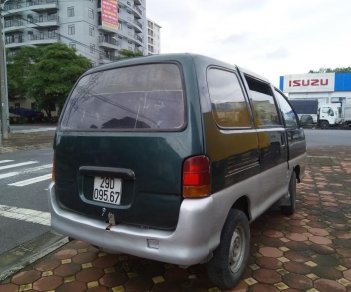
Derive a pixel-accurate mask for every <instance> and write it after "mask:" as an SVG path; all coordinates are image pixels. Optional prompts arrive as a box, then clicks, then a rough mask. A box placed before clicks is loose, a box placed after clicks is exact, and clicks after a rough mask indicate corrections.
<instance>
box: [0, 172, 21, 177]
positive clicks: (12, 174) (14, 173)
mask: <svg viewBox="0 0 351 292" xmlns="http://www.w3.org/2000/svg"><path fill="white" fill-rule="evenodd" d="M17 174H19V172H8V173H4V174H0V179H2V178H8V177H11V176H15V175H17Z"/></svg>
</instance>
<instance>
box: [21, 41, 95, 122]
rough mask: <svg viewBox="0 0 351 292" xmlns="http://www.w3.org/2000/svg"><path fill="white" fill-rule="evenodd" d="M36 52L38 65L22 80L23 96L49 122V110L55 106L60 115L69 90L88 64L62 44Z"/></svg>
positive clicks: (88, 62) (87, 67)
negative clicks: (31, 101) (24, 91)
mask: <svg viewBox="0 0 351 292" xmlns="http://www.w3.org/2000/svg"><path fill="white" fill-rule="evenodd" d="M40 52H41V56H40V58H39V60H38V62H37V63H35V64H34V65H33V67H32V70H31V72H30V74H29V76H28V78H27V79H26V82H25V85H26V87H27V91H26V93H27V96H28V97H31V98H33V99H35V101H36V102H37V104H38V107H39V108H40V109H43V110H44V111H45V112H46V114H47V116H48V118H49V119H51V111H52V109H53V106H55V105H58V107H59V112H60V111H61V109H62V106H63V104H64V102H65V100H66V98H67V95H68V94H69V92H70V90H71V88H72V86H73V85H74V83H75V82H76V81H77V79H78V78H79V76H80V75H81V74H82V73H84V72H85V71H86V70H88V69H89V68H91V63H90V61H89V60H88V59H87V58H85V57H83V56H79V55H77V54H76V52H75V50H74V49H71V48H68V47H67V46H66V45H65V44H62V43H56V44H53V45H49V46H46V47H44V48H42V49H41V51H40Z"/></svg>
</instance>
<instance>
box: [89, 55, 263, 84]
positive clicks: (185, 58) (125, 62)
mask: <svg viewBox="0 0 351 292" xmlns="http://www.w3.org/2000/svg"><path fill="white" fill-rule="evenodd" d="M194 60H196V61H197V62H202V63H204V64H207V65H217V66H221V67H228V68H238V69H239V71H241V72H243V73H245V74H247V75H250V76H254V77H256V78H259V79H261V80H264V81H266V82H269V80H267V79H266V78H265V77H262V76H260V75H258V74H256V73H254V72H252V71H250V70H247V69H245V68H242V67H239V66H237V65H235V64H229V63H226V62H223V61H220V60H218V59H214V58H211V57H207V56H204V55H200V54H194V53H174V54H158V55H149V56H143V57H135V58H129V59H122V60H119V61H116V62H111V63H109V64H105V65H101V66H98V67H95V68H92V69H90V70H88V71H87V72H86V74H89V73H94V72H99V71H103V70H109V69H114V68H118V67H124V66H131V65H137V64H146V63H152V62H164V61H178V62H189V61H192V62H193V61H194Z"/></svg>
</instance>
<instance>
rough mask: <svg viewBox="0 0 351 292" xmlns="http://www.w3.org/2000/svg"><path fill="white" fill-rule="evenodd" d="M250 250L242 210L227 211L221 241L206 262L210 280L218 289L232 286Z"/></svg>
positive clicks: (238, 276)
mask: <svg viewBox="0 0 351 292" xmlns="http://www.w3.org/2000/svg"><path fill="white" fill-rule="evenodd" d="M249 250H250V227H249V222H248V219H247V217H246V215H245V214H244V212H242V211H240V210H236V209H232V210H230V211H229V214H228V217H227V220H226V222H225V224H224V227H223V230H222V233H221V242H220V244H219V246H218V247H217V249H216V250H215V251H214V253H213V257H212V259H211V260H210V261H209V262H208V263H207V272H208V276H209V278H210V280H211V281H212V282H213V283H214V284H216V285H217V286H218V287H219V288H220V289H230V288H233V287H234V286H235V285H236V284H237V283H238V282H239V281H240V279H241V276H242V275H243V273H244V271H245V268H246V265H247V261H248V257H249Z"/></svg>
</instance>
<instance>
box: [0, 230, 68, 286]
mask: <svg viewBox="0 0 351 292" xmlns="http://www.w3.org/2000/svg"><path fill="white" fill-rule="evenodd" d="M68 241H69V240H68V237H67V236H64V235H61V234H58V233H56V232H53V231H48V232H46V233H44V234H42V235H39V236H38V237H36V238H34V239H32V240H29V241H27V242H25V243H22V244H20V245H19V246H17V247H15V248H13V249H11V250H9V251H7V252H5V253H3V254H1V255H0V281H3V280H5V279H6V278H8V277H9V276H11V275H13V274H14V273H16V272H18V271H19V270H21V269H23V268H25V267H26V266H27V265H30V264H32V263H34V262H35V261H36V260H38V259H40V258H42V257H44V256H46V255H47V254H49V253H51V252H53V251H54V250H56V249H58V248H59V247H61V246H63V245H65V244H66V243H68Z"/></svg>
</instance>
